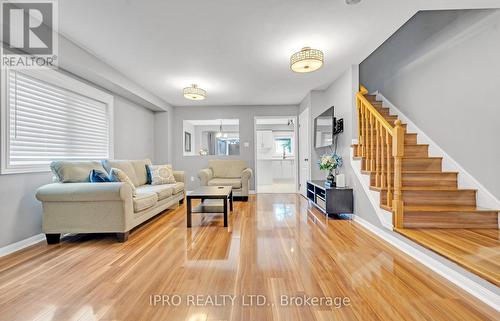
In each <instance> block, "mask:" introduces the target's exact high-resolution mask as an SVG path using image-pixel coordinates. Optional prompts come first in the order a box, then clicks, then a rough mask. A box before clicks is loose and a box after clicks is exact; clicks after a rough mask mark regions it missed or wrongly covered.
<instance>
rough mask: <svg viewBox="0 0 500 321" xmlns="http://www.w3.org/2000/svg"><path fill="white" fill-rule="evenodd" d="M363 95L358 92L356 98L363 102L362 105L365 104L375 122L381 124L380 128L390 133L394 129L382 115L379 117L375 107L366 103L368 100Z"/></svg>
mask: <svg viewBox="0 0 500 321" xmlns="http://www.w3.org/2000/svg"><path fill="white" fill-rule="evenodd" d="M363 88H364V87H363ZM364 95H365V94H361V91H360V92H358V93H357V94H356V97H357V98H358V99H359V100H361V101H362V102H363V104H365V106H366V107H367V108H368V109H369V110H370V111H371V113H372V114H373V116H375V118H376V119H377V121H379V122H380V123H381V124H382V126H384V127H385V129H387V130H389V131H391V132H392V130H393V129H394V127H393V126H392V125H391V124H389V122H388V121H387V120H386V119H385V118H384V117H382V115H380V113H379V112H378V111H377V109H375V107H373V105H372V104H371V103H370V102H369V101H368V99H366V97H365V96H364Z"/></svg>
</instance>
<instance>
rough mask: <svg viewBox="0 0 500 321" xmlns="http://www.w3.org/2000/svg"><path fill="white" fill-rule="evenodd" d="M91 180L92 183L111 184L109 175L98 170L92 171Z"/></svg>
mask: <svg viewBox="0 0 500 321" xmlns="http://www.w3.org/2000/svg"><path fill="white" fill-rule="evenodd" d="M89 179H90V182H91V183H109V182H111V179H110V178H109V177H108V175H107V174H106V173H104V172H101V171H98V170H95V169H93V170H91V171H90V175H89Z"/></svg>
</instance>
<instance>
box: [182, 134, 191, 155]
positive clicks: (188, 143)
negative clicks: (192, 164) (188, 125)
mask: <svg viewBox="0 0 500 321" xmlns="http://www.w3.org/2000/svg"><path fill="white" fill-rule="evenodd" d="M184 151H185V152H191V133H188V132H184Z"/></svg>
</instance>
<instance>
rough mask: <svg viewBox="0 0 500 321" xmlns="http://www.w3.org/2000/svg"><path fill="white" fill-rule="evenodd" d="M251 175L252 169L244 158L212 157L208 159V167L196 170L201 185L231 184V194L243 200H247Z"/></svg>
mask: <svg viewBox="0 0 500 321" xmlns="http://www.w3.org/2000/svg"><path fill="white" fill-rule="evenodd" d="M251 177H252V169H251V168H248V167H247V162H246V161H244V160H220V159H212V160H209V161H208V168H205V169H202V170H201V171H199V172H198V178H199V179H200V184H201V185H202V186H231V187H232V188H233V195H234V196H235V197H240V198H242V199H243V200H245V201H246V200H248V191H249V189H250V178H251Z"/></svg>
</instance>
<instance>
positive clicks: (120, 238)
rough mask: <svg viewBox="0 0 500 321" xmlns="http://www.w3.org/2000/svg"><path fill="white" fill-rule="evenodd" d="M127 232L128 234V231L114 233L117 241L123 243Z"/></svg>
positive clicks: (126, 237) (125, 240)
mask: <svg viewBox="0 0 500 321" xmlns="http://www.w3.org/2000/svg"><path fill="white" fill-rule="evenodd" d="M129 234H130V232H125V233H116V238H117V239H118V242H120V243H124V242H127V240H128V235H129Z"/></svg>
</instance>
